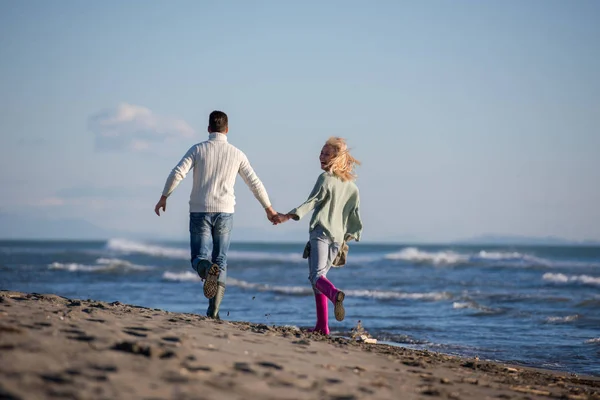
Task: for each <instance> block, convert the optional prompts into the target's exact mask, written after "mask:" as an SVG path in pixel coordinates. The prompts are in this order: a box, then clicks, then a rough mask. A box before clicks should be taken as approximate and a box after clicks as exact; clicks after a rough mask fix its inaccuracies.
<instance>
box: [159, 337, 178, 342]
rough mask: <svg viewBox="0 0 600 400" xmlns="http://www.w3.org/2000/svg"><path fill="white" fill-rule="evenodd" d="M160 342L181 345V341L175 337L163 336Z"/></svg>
mask: <svg viewBox="0 0 600 400" xmlns="http://www.w3.org/2000/svg"><path fill="white" fill-rule="evenodd" d="M162 340H164V341H165V342H171V343H181V339H179V338H178V337H177V336H165V337H163V338H162Z"/></svg>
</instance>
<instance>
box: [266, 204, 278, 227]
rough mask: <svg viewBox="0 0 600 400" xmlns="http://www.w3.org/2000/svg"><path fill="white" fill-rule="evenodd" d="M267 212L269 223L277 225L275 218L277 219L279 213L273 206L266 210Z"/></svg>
mask: <svg viewBox="0 0 600 400" xmlns="http://www.w3.org/2000/svg"><path fill="white" fill-rule="evenodd" d="M265 212H266V213H267V218H268V219H269V221H271V222H272V223H275V221H274V219H275V217H277V211H275V210H273V206H269V207H267V208H265Z"/></svg>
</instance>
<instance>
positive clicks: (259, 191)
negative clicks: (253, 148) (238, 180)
mask: <svg viewBox="0 0 600 400" xmlns="http://www.w3.org/2000/svg"><path fill="white" fill-rule="evenodd" d="M241 157H242V162H241V163H240V169H239V171H238V173H239V174H240V176H241V177H242V179H243V180H244V182H245V183H246V185H247V186H248V187H249V188H250V190H251V191H252V194H254V197H256V200H258V202H259V203H260V205H261V206H263V208H268V207H270V206H271V201H270V200H269V195H268V194H267V190H266V189H265V186H264V185H263V183H262V182H261V180H260V179H259V178H258V175H256V172H254V169H253V168H252V166H251V165H250V161H248V157H246V155H245V154H243V153H241Z"/></svg>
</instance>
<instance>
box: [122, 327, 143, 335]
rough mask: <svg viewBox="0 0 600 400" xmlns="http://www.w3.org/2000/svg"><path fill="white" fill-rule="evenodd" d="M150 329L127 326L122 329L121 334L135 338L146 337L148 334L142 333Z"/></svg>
mask: <svg viewBox="0 0 600 400" xmlns="http://www.w3.org/2000/svg"><path fill="white" fill-rule="evenodd" d="M149 331H150V329H148V328H145V327H143V326H127V327H125V329H123V332H124V333H126V334H128V335H131V336H136V337H147V336H148V334H146V333H144V332H149Z"/></svg>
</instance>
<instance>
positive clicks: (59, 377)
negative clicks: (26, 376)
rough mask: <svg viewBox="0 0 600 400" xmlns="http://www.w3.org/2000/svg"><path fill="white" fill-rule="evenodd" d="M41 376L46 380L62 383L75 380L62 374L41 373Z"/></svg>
mask: <svg viewBox="0 0 600 400" xmlns="http://www.w3.org/2000/svg"><path fill="white" fill-rule="evenodd" d="M40 378H42V379H43V380H45V381H46V382H52V383H58V384H61V385H64V384H68V383H73V380H71V379H70V378H68V377H65V376H63V375H61V374H40Z"/></svg>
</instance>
